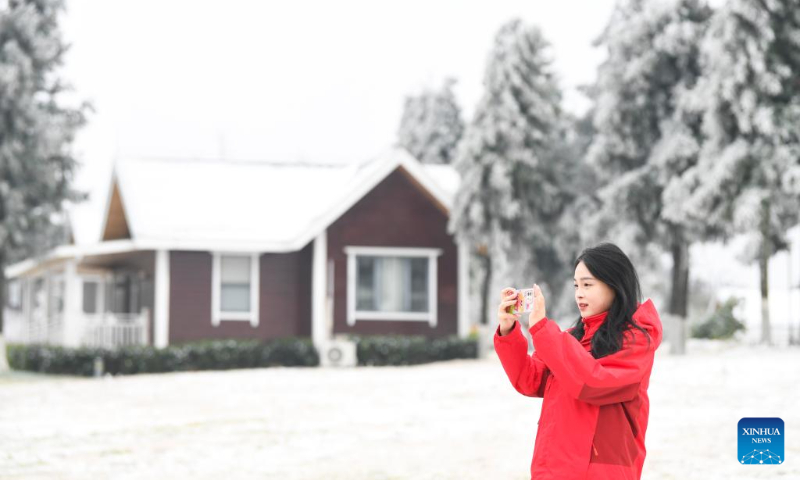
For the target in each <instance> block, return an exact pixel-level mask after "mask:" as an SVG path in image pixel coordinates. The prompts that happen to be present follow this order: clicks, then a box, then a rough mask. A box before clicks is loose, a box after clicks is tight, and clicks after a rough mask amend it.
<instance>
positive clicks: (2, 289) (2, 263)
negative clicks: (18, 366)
mask: <svg viewBox="0 0 800 480" xmlns="http://www.w3.org/2000/svg"><path fill="white" fill-rule="evenodd" d="M5 310H6V257H5V252H3V251H1V250H0V373H2V372H7V371H8V357H7V356H6V341H5V338H3V320H4V317H5Z"/></svg>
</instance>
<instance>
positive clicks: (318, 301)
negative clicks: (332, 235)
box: [311, 230, 333, 349]
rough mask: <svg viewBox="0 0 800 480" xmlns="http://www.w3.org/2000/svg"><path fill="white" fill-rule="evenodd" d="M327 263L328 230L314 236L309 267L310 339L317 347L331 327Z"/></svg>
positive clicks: (331, 329)
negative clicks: (327, 301) (326, 299)
mask: <svg viewBox="0 0 800 480" xmlns="http://www.w3.org/2000/svg"><path fill="white" fill-rule="evenodd" d="M327 265H328V232H327V230H323V231H322V233H320V234H319V235H317V237H316V238H314V259H313V262H312V269H311V339H312V341H313V342H314V346H315V347H317V348H318V349H319V348H320V347H321V345H322V344H323V343H324V342H326V341H328V340H330V337H331V335H332V334H333V328H332V326H331V325H329V322H328V318H327V317H328V316H327V315H326V308H325V292H326V288H325V287H326V281H327V277H328V275H327V271H326V267H327Z"/></svg>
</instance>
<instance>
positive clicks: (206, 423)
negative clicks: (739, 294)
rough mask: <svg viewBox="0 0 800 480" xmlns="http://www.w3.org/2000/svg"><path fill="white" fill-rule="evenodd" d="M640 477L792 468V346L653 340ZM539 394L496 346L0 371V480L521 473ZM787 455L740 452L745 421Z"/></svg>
mask: <svg viewBox="0 0 800 480" xmlns="http://www.w3.org/2000/svg"><path fill="white" fill-rule="evenodd" d="M650 396H651V416H650V426H649V428H648V431H647V448H648V457H647V460H646V461H645V470H644V474H643V478H645V479H653V480H656V479H680V480H688V479H698V480H709V479H716V478H719V479H739V478H786V479H796V478H800V349H798V348H794V349H780V350H766V349H761V348H752V347H735V348H729V347H727V346H725V347H723V348H721V349H717V348H716V347H711V348H709V345H708V344H692V345H690V354H689V355H688V356H686V357H672V356H669V355H668V354H667V345H666V344H664V345H662V349H660V350H659V354H658V356H657V360H656V365H655V367H654V371H653V376H652V378H651V385H650ZM540 406H541V400H540V399H532V398H527V397H524V396H522V395H520V394H518V393H517V392H516V391H514V390H513V388H512V387H511V385H510V384H509V382H508V379H507V378H506V376H505V374H504V373H503V370H502V367H501V365H500V363H499V362H498V360H497V359H496V358H490V359H486V360H480V361H470V360H456V361H449V362H441V363H436V364H428V365H421V366H412V367H402V368H399V367H360V368H356V369H344V370H336V369H333V370H331V369H317V368H306V369H303V368H271V369H259V370H236V371H227V372H198V373H178V374H161V375H138V376H130V377H117V378H106V379H100V380H95V379H80V378H65V377H50V376H39V375H31V374H23V373H12V374H10V375H5V376H0V478H3V479H23V478H24V479H37V478H48V479H94V478H97V479H108V478H115V479H148V480H149V479H154V478H165V479H166V478H168V479H179V478H187V479H192V480H198V479H206V478H208V479H212V478H213V479H218V478H226V479H227V478H231V479H238V478H248V479H249V478H254V479H255V478H259V479H264V478H275V479H287V480H289V479H322V478H325V479H347V480H352V479H461V480H463V479H489V480H494V479H519V480H523V479H527V478H528V471H529V464H530V460H531V454H532V450H533V442H534V435H535V431H536V421H537V420H538V415H539V409H540ZM771 416H777V417H781V418H782V419H783V420H784V422H785V425H786V434H785V437H784V438H785V442H786V453H785V456H786V462H785V463H784V464H783V465H776V466H747V465H740V464H739V463H737V457H736V456H737V451H736V440H737V437H736V433H737V432H736V426H737V422H738V421H739V419H740V418H742V417H771Z"/></svg>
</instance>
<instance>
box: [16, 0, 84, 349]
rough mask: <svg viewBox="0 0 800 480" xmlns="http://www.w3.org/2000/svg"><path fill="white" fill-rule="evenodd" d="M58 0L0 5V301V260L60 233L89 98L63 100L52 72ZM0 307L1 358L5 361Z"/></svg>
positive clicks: (60, 50)
mask: <svg viewBox="0 0 800 480" xmlns="http://www.w3.org/2000/svg"><path fill="white" fill-rule="evenodd" d="M63 9H64V4H63V1H62V0H12V1H9V2H7V4H5V5H4V6H0V305H2V306H5V303H6V300H5V296H6V279H5V267H6V266H7V265H8V264H10V263H12V262H15V261H19V260H21V259H24V258H26V257H29V256H37V255H40V254H41V253H43V252H44V251H45V250H47V249H48V248H50V247H52V246H54V244H55V243H57V242H59V241H61V240H63V237H62V236H61V232H60V230H61V229H62V228H63V226H59V225H56V224H54V220H55V219H57V218H58V217H59V214H60V213H61V212H63V210H64V208H63V207H64V202H69V201H72V202H79V201H82V200H84V199H86V198H87V195H86V194H85V193H83V192H78V191H75V190H73V189H72V188H71V183H72V180H73V176H74V172H75V169H76V166H77V162H76V160H75V159H74V158H73V157H72V155H71V153H70V151H69V150H70V145H71V143H72V141H73V138H74V135H75V132H76V131H77V129H78V128H80V126H81V125H83V123H84V122H85V113H86V111H87V110H88V108H89V106H88V105H87V104H81V105H77V106H72V107H70V106H65V105H64V103H63V101H62V100H61V96H60V95H59V94H60V93H62V92H63V91H65V90H67V89H68V86H66V85H64V84H63V83H62V81H61V80H60V79H59V78H58V75H57V70H58V67H60V66H61V64H62V59H63V55H64V53H65V52H66V49H67V46H66V45H65V44H64V43H63V41H62V38H61V32H60V30H59V27H58V15H59V14H60V12H61V11H62V10H63ZM2 315H3V308H0V364H2V363H3V362H4V361H5V350H4V348H3V339H2V325H3V317H2Z"/></svg>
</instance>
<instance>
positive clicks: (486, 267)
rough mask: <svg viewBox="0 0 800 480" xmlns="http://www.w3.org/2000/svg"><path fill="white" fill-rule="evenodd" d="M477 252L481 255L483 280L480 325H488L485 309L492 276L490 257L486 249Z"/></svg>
mask: <svg viewBox="0 0 800 480" xmlns="http://www.w3.org/2000/svg"><path fill="white" fill-rule="evenodd" d="M479 254H480V255H481V256H482V257H483V282H482V283H481V318H480V323H481V324H482V325H488V324H489V319H488V318H487V316H486V315H487V313H486V311H487V309H488V308H489V301H490V300H489V287H490V285H489V282H490V281H491V277H492V257H491V255H490V254H489V252H488V250H485V249H480V250H479Z"/></svg>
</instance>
